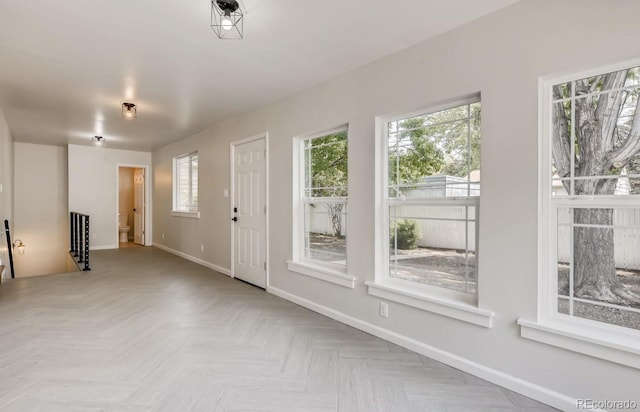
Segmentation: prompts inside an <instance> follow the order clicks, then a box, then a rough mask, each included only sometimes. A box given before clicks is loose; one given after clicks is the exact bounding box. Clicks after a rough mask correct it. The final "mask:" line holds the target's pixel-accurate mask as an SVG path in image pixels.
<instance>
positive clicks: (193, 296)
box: [0, 247, 551, 412]
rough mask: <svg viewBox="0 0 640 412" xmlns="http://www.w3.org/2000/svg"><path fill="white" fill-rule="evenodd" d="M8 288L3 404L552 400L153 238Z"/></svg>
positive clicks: (3, 291) (0, 348) (502, 404)
mask: <svg viewBox="0 0 640 412" xmlns="http://www.w3.org/2000/svg"><path fill="white" fill-rule="evenodd" d="M92 259H93V261H92V269H93V270H92V271H91V272H84V273H83V272H77V273H68V274H62V275H54V276H44V277H34V278H23V279H17V280H16V281H13V282H8V283H5V284H3V285H2V286H1V287H0V316H1V317H2V319H3V320H4V321H3V322H2V324H0V336H1V339H0V409H1V410H3V411H26V410H29V411H36V410H43V411H44V410H46V411H69V410H89V411H97V410H106V411H149V410H164V411H188V410H193V411H214V410H215V411H236V410H243V411H247V410H261V411H265V410H270V411H296V412H300V411H468V410H471V409H473V410H500V411H516V410H518V411H522V410H525V411H543V410H551V408H548V407H546V406H544V405H542V404H540V403H537V402H535V401H533V400H530V399H527V398H525V397H523V396H520V395H517V394H515V393H513V392H511V391H508V390H506V389H502V388H500V387H497V386H495V385H492V384H490V383H487V382H485V381H483V380H481V379H478V378H475V377H473V376H471V375H468V374H465V373H463V372H460V371H458V370H456V369H452V368H449V367H447V366H445V365H443V364H441V363H438V362H436V361H433V360H430V359H428V358H425V357H423V356H420V355H417V354H415V353H413V352H410V351H407V350H405V349H403V348H400V347H398V346H396V345H394V344H391V343H388V342H385V341H383V340H381V339H378V338H375V337H373V336H371V335H368V334H366V333H363V332H360V331H358V330H356V329H353V328H351V327H348V326H345V325H343V324H341V323H339V322H336V321H334V320H331V319H329V318H326V317H324V316H322V315H319V314H316V313H314V312H311V311H308V310H306V309H304V308H301V307H299V306H296V305H295V304H293V303H289V302H287V301H284V300H282V299H280V298H277V297H275V296H273V295H270V294H267V293H265V292H264V291H262V290H260V289H258V288H254V287H252V286H249V285H247V284H245V283H242V282H240V281H236V280H233V279H230V278H228V277H227V276H224V275H220V274H217V273H215V272H213V271H211V270H209V269H206V268H204V267H202V266H199V265H196V264H194V263H191V262H188V261H186V260H183V259H181V258H178V257H175V256H173V255H170V254H168V253H165V252H163V251H161V250H159V249H156V248H150V247H131V248H122V249H119V250H118V249H115V250H104V251H96V252H92Z"/></svg>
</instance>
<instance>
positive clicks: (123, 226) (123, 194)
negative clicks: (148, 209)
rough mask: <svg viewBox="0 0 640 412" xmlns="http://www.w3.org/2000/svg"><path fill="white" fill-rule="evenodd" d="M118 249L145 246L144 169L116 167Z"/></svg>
mask: <svg viewBox="0 0 640 412" xmlns="http://www.w3.org/2000/svg"><path fill="white" fill-rule="evenodd" d="M116 230H117V231H118V232H117V236H118V247H130V246H135V245H142V246H144V244H145V169H144V168H141V167H125V166H120V167H118V227H117V228H116Z"/></svg>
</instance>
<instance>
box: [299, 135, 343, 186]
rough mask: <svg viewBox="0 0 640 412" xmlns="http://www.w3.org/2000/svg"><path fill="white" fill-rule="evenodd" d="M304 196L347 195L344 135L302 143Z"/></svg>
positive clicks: (323, 137) (328, 136)
mask: <svg viewBox="0 0 640 412" xmlns="http://www.w3.org/2000/svg"><path fill="white" fill-rule="evenodd" d="M304 152H305V156H304V161H305V177H304V184H305V196H306V197H336V196H340V197H342V196H346V195H347V179H348V175H347V132H346V131H344V132H339V133H334V134H330V135H327V136H322V137H316V138H313V139H307V140H305V145H304Z"/></svg>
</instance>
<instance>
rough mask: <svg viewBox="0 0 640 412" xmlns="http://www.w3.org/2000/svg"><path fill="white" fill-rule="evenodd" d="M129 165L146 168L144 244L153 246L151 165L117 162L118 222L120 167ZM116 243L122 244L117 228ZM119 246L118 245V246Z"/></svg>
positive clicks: (118, 209)
mask: <svg viewBox="0 0 640 412" xmlns="http://www.w3.org/2000/svg"><path fill="white" fill-rule="evenodd" d="M121 167H129V168H134V169H144V245H145V246H151V245H152V242H151V238H152V231H151V178H150V177H151V175H150V174H149V169H150V166H149V165H139V164H130V163H116V188H115V190H116V222H118V221H119V220H118V217H119V216H118V214H119V213H120V168H121ZM115 240H116V241H115V245H119V244H120V236H119V233H118V230H117V228H116V230H115ZM116 247H117V246H116Z"/></svg>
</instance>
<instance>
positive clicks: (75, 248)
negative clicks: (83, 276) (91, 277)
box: [69, 212, 91, 270]
mask: <svg viewBox="0 0 640 412" xmlns="http://www.w3.org/2000/svg"><path fill="white" fill-rule="evenodd" d="M69 215H70V216H69V217H70V219H69V229H70V231H69V234H70V242H69V243H70V245H71V247H70V250H69V254H70V255H71V256H72V257H73V258H74V260H75V261H76V262H77V263H83V264H84V267H81V266H80V267H81V269H82V270H91V268H90V267H89V237H90V234H89V233H90V232H89V215H83V214H82V213H77V212H70V213H69Z"/></svg>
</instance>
